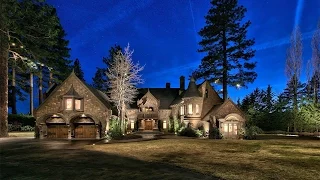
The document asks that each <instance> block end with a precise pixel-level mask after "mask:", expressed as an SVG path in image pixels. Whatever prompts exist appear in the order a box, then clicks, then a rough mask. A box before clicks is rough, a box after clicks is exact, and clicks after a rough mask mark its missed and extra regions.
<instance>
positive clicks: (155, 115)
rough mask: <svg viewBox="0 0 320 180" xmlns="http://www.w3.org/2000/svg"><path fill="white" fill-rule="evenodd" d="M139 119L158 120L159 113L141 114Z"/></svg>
mask: <svg viewBox="0 0 320 180" xmlns="http://www.w3.org/2000/svg"><path fill="white" fill-rule="evenodd" d="M138 119H158V112H139V113H138Z"/></svg>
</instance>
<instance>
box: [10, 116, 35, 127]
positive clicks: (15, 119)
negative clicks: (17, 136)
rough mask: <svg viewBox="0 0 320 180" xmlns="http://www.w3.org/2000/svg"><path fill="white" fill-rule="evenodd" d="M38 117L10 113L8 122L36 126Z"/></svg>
mask: <svg viewBox="0 0 320 180" xmlns="http://www.w3.org/2000/svg"><path fill="white" fill-rule="evenodd" d="M35 121H36V119H35V118H34V117H33V116H30V115H25V114H9V115H8V124H21V126H32V127H34V126H35Z"/></svg>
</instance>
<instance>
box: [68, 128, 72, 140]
mask: <svg viewBox="0 0 320 180" xmlns="http://www.w3.org/2000/svg"><path fill="white" fill-rule="evenodd" d="M67 127H68V139H72V125H70V124H67Z"/></svg>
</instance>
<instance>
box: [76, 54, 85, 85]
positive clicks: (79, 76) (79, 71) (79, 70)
mask: <svg viewBox="0 0 320 180" xmlns="http://www.w3.org/2000/svg"><path fill="white" fill-rule="evenodd" d="M73 70H74V73H75V74H76V75H77V76H78V78H79V79H80V80H82V81H85V80H84V73H83V71H82V69H81V64H80V61H79V59H76V60H75V61H74V63H73Z"/></svg>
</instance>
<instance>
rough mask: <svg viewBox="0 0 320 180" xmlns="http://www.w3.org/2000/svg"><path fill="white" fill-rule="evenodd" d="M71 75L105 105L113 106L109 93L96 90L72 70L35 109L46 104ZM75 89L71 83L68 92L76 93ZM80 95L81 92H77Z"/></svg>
mask: <svg viewBox="0 0 320 180" xmlns="http://www.w3.org/2000/svg"><path fill="white" fill-rule="evenodd" d="M71 77H75V78H77V79H78V80H79V81H80V82H81V83H82V84H83V85H84V87H86V88H87V89H88V91H89V92H91V93H92V94H93V95H94V96H95V97H96V98H97V99H98V100H99V102H100V103H102V104H103V105H104V106H106V107H108V108H111V105H110V103H109V99H108V98H107V95H105V94H104V93H103V92H101V91H100V92H99V90H96V89H94V88H92V87H91V86H89V85H87V84H86V83H85V82H83V81H81V80H80V79H79V78H78V77H77V75H76V74H75V73H74V71H72V72H71V74H70V75H69V76H68V77H67V78H66V79H65V80H64V81H63V82H62V83H61V84H60V85H59V86H57V87H55V88H54V89H53V90H52V91H51V92H50V94H49V95H48V97H47V98H46V99H45V100H44V101H43V102H42V103H41V104H40V105H39V106H38V107H37V109H36V110H35V111H37V110H38V109H39V108H40V107H41V106H42V105H43V104H45V103H46V102H47V100H48V99H50V97H51V96H52V95H53V94H54V93H55V92H56V91H57V90H58V89H60V87H61V86H62V85H63V83H64V82H66V81H67V80H69V79H70V78H71ZM75 93H76V92H75V90H74V88H73V85H71V88H70V89H69V91H68V92H67V93H66V94H75ZM76 94H77V95H78V96H79V94H78V93H76Z"/></svg>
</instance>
